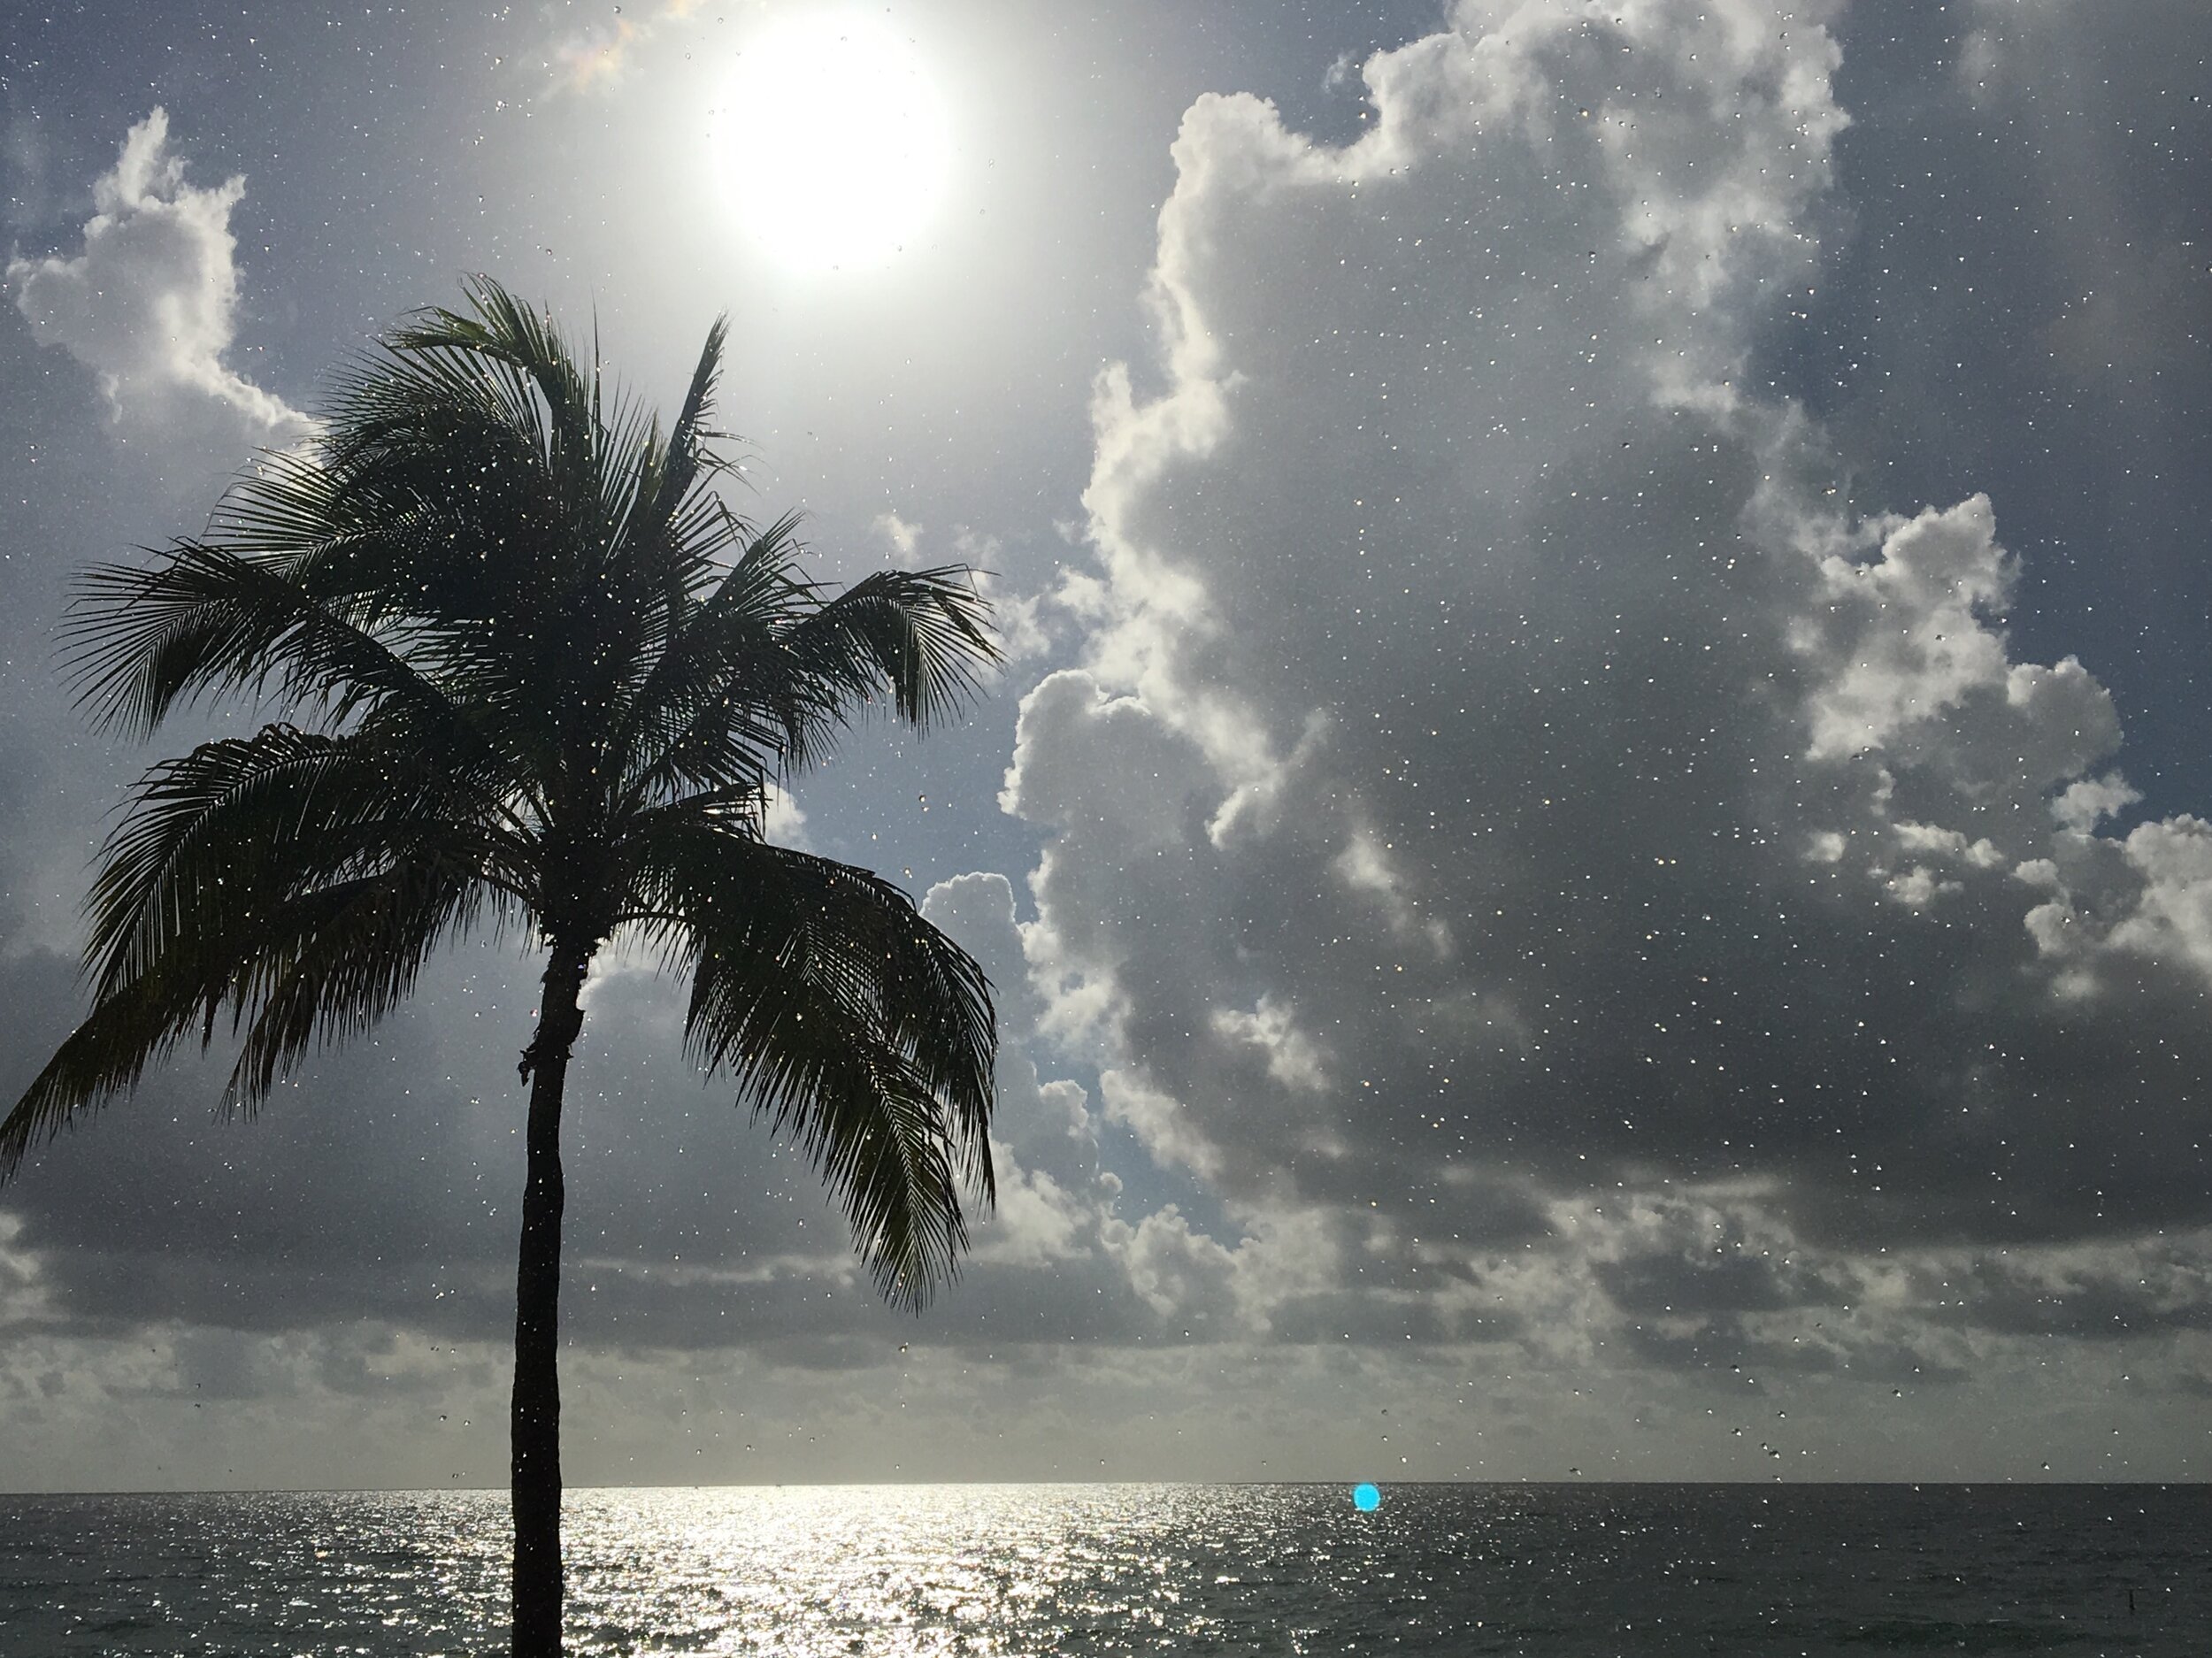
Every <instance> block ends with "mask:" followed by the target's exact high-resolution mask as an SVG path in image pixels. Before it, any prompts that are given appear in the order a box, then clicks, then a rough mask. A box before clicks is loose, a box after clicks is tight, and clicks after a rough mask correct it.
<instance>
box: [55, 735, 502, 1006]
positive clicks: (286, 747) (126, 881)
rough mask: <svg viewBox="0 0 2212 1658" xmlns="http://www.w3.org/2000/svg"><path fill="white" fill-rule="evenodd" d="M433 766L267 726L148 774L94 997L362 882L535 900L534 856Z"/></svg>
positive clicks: (122, 834)
mask: <svg viewBox="0 0 2212 1658" xmlns="http://www.w3.org/2000/svg"><path fill="white" fill-rule="evenodd" d="M433 760H434V756H426V755H424V754H423V753H422V751H421V750H420V748H419V747H415V746H405V745H393V744H389V743H388V742H386V741H382V740H381V737H380V733H376V732H374V731H370V732H356V733H349V734H347V735H345V736H341V737H330V736H325V735H321V734H319V733H310V732H303V731H299V730H296V729H295V728H293V727H291V726H288V725H272V726H268V727H265V728H264V729H263V730H262V731H260V732H258V733H256V734H255V735H253V736H251V737H248V738H233V739H227V740H225V741H219V742H210V743H204V744H202V745H201V746H200V747H198V748H195V749H194V750H192V752H191V753H189V754H188V755H185V756H181V757H180V758H178V759H173V760H168V761H164V762H162V763H161V764H157V765H156V766H155V767H153V768H152V769H151V770H150V771H149V772H148V773H147V774H146V776H145V777H144V778H143V779H142V780H141V782H140V784H139V786H138V788H137V790H136V792H135V794H134V800H133V803H132V806H131V809H130V810H128V812H127V814H126V815H125V816H124V817H123V818H122V820H121V821H120V822H119V824H118V825H117V826H116V828H115V830H114V832H113V833H111V835H110V836H109V838H108V841H107V844H106V847H105V848H104V855H103V858H102V867H101V869H100V871H99V872H98V874H97V875H96V878H95V879H94V882H93V887H92V892H91V895H90V898H89V900H88V903H87V910H88V913H89V916H90V918H91V922H92V927H91V933H90V937H89V940H88V943H87V946H86V966H87V969H88V971H89V972H90V974H91V975H92V979H93V986H94V991H95V994H96V995H99V996H102V997H105V996H108V995H111V994H117V993H118V992H119V991H120V990H121V989H122V987H123V986H126V985H127V984H129V983H130V982H132V981H133V980H134V979H139V978H142V977H143V976H145V975H146V974H148V973H150V972H152V971H156V970H157V968H158V967H159V966H160V964H161V963H164V962H165V961H167V960H169V959H170V958H171V957H172V956H174V955H175V953H176V952H178V951H180V950H181V949H186V948H189V940H191V939H192V938H194V937H196V936H198V935H200V934H203V933H209V934H213V933H221V932H223V931H225V930H226V929H227V928H228V927H230V926H231V925H234V923H236V922H237V921H240V920H250V919H251V917H253V916H255V915H256V914H257V913H270V912H273V911H274V910H276V909H277V908H278V907H280V906H281V905H282V904H285V903H287V902H290V901H292V900H293V899H296V898H298V897H301V896H303V895H305V894H310V893H311V892H313V891H315V890H316V889H318V888H319V887H328V886H332V885H335V884H339V883H342V882H346V881H349V880H351V879H357V878H359V877H362V876H365V875H376V874H379V873H383V872H386V871H395V870H402V869H407V868H411V867H435V868H437V869H440V870H442V871H448V872H449V873H450V874H451V875H453V876H454V877H455V878H456V879H465V880H467V881H470V882H472V883H481V884H483V885H485V886H487V887H490V888H492V889H493V890H494V891H495V892H498V893H500V894H503V895H504V896H505V897H506V898H507V899H509V900H510V901H511V902H528V901H529V900H530V899H531V898H532V896H533V895H534V894H532V892H531V889H530V885H529V883H530V882H531V880H532V871H531V859H530V856H529V853H528V850H527V848H526V845H525V844H524V842H523V841H521V840H519V839H518V836H517V835H516V834H515V833H514V832H513V831H512V830H511V828H510V827H509V826H508V825H506V824H504V823H503V822H501V821H500V820H499V819H498V817H497V815H496V813H495V811H493V810H487V808H488V803H489V802H488V799H487V796H486V795H485V794H484V793H483V792H482V791H480V790H479V789H476V788H472V787H471V782H470V779H468V778H467V777H466V776H465V775H460V776H457V775H456V774H455V773H454V772H453V771H449V770H447V769H443V768H441V767H439V766H437V765H435V764H433V763H432V762H433Z"/></svg>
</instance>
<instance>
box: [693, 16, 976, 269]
mask: <svg viewBox="0 0 2212 1658" xmlns="http://www.w3.org/2000/svg"><path fill="white" fill-rule="evenodd" d="M722 113H723V120H722V122H721V123H720V125H721V127H722V128H723V130H722V132H721V134H720V137H719V141H718V149H719V150H721V159H722V162H723V165H724V168H725V171H726V177H727V180H728V183H729V188H730V193H731V196H732V198H733V203H734V204H735V207H736V211H737V214H738V217H739V219H740V220H741V223H742V224H743V226H744V228H745V230H746V232H747V234H749V235H750V236H751V237H753V238H754V239H755V240H756V241H757V242H760V243H761V244H762V245H763V246H764V248H766V249H769V250H770V251H772V253H773V254H774V255H775V256H776V257H779V258H780V259H781V260H783V261H785V262H786V263H787V264H790V265H794V266H795V267H797V268H799V269H801V270H813V271H820V270H828V269H833V268H838V269H851V268H854V267H856V266H864V265H874V264H877V263H879V262H880V261H882V260H884V259H886V258H887V257H890V256H891V255H893V254H895V253H896V252H898V251H899V250H900V249H902V248H903V247H904V246H905V245H906V243H907V242H908V240H909V239H910V237H911V236H912V235H913V234H915V233H916V232H917V231H918V230H919V229H920V228H921V227H922V226H923V225H924V224H926V222H927V220H928V219H929V217H930V215H931V214H932V213H933V211H935V209H936V206H937V203H938V200H939V198H940V197H941V196H942V195H943V193H944V187H945V176H946V173H947V172H948V168H949V161H950V155H951V146H950V142H949V132H948V125H947V121H946V116H945V107H944V103H943V100H942V99H941V98H940V97H939V96H938V94H937V90H936V88H935V87H934V86H933V85H932V84H931V82H930V79H929V74H928V68H927V65H926V64H925V63H924V62H923V60H922V57H921V54H920V53H919V52H918V51H916V50H915V49H914V47H913V45H912V43H911V42H909V41H908V40H907V39H906V38H905V37H903V36H902V35H898V34H895V33H894V32H893V31H892V30H891V29H890V28H888V27H886V26H884V25H883V24H881V23H879V22H877V21H875V20H874V19H870V18H867V17H864V16H860V15H856V14H855V13H851V12H826V13H816V14H814V15H812V16H809V17H803V18H795V19H789V20H787V21H784V22H780V23H777V24H774V25H772V26H771V27H769V28H768V29H767V30H765V31H764V33H763V34H761V35H759V36H757V38H755V39H754V40H753V41H752V42H750V43H749V44H748V45H747V47H746V49H745V50H744V52H743V53H742V55H741V58H740V59H739V64H738V69H737V73H736V74H735V75H734V76H733V78H732V80H731V81H730V85H729V88H728V90H727V93H726V98H725V103H724V106H723V111H722Z"/></svg>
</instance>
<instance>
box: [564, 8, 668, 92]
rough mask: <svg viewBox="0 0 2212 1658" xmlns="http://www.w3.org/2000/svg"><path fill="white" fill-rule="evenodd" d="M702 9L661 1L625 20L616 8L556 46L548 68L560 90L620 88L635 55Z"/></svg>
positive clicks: (620, 10)
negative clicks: (663, 31)
mask: <svg viewBox="0 0 2212 1658" xmlns="http://www.w3.org/2000/svg"><path fill="white" fill-rule="evenodd" d="M698 9H699V0H661V4H659V5H658V6H657V7H656V8H654V9H653V10H652V11H651V12H649V13H648V14H647V15H645V16H644V17H634V16H633V17H624V16H623V15H621V13H622V8H621V7H620V6H616V7H615V8H614V12H613V15H612V16H611V17H610V18H609V19H607V21H606V22H604V23H595V24H591V25H589V26H588V27H585V28H582V29H580V30H578V31H576V32H574V33H572V34H570V35H565V36H564V37H563V38H562V39H561V40H559V41H557V42H555V43H554V45H553V47H552V50H551V57H550V60H549V63H548V65H547V67H548V68H549V70H550V71H551V73H552V75H553V83H554V87H555V89H556V90H560V89H566V90H568V91H571V92H590V91H593V90H595V89H598V90H605V89H607V88H612V87H614V86H617V85H618V84H619V83H620V82H621V81H623V80H625V79H626V77H627V76H628V74H629V72H630V59H631V56H632V54H633V53H634V52H635V51H637V50H639V49H640V48H641V47H643V46H644V45H645V44H646V43H647V42H649V41H651V40H652V39H653V38H654V36H656V35H658V34H659V33H660V31H661V29H662V27H664V25H666V24H669V23H680V22H682V21H683V20H684V19H686V18H687V17H689V16H690V15H691V14H692V13H693V12H696V11H697V10H698Z"/></svg>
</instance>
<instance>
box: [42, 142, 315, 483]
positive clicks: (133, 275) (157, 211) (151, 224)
mask: <svg viewBox="0 0 2212 1658" xmlns="http://www.w3.org/2000/svg"><path fill="white" fill-rule="evenodd" d="M184 173H185V164H184V159H183V157H180V156H178V155H176V154H173V152H172V151H171V150H170V148H169V116H168V112H167V111H165V110H163V109H159V108H157V109H155V110H154V111H153V112H152V113H151V114H150V115H148V116H147V117H146V119H144V120H142V121H141V122H139V123H138V124H137V125H136V126H134V127H132V128H131V129H130V132H129V134H127V136H126V137H125V139H124V141H123V146H122V150H121V153H120V154H119V156H118V157H117V160H116V164H115V167H114V169H113V171H111V172H110V173H104V174H103V175H101V177H100V178H99V179H98V180H96V181H95V183H94V184H93V187H92V195H93V204H94V206H95V207H96V209H97V210H98V211H96V213H95V215H94V216H93V217H92V218H91V219H88V221H87V222H86V224H85V227H84V250H83V251H82V252H81V253H80V254H78V255H76V256H75V257H72V258H65V257H58V256H56V257H47V258H42V259H21V258H19V259H14V260H12V261H11V262H10V263H9V265H8V268H7V280H8V284H9V286H10V287H11V288H13V289H14V290H15V303H16V308H17V310H19V311H21V312H22V314H23V316H24V317H25V319H27V320H28V321H29V323H30V324H31V326H32V327H33V329H34V330H35V332H36V334H37V336H38V338H39V340H40V342H41V343H42V344H46V345H56V346H60V347H62V348H63V349H65V350H66V351H67V352H68V353H69V354H70V355H71V356H72V357H75V358H76V359H77V360H78V361H79V362H80V363H82V364H83V365H85V366H86V367H87V368H89V369H91V370H92V371H93V372H95V373H96V374H97V375H98V376H99V380H100V386H101V389H102V391H103V392H104V394H105V395H106V398H107V402H108V407H109V411H110V413H111V417H112V418H113V420H114V422H115V423H116V425H117V426H121V427H126V428H128V429H131V430H133V431H144V432H153V433H157V434H161V435H163V436H164V437H165V438H173V439H174V440H176V441H180V442H191V443H196V444H204V445H206V446H209V447H211V448H219V449H226V450H236V449H244V448H246V447H249V446H253V445H272V444H283V443H288V442H291V441H295V440H296V439H297V438H299V437H301V436H303V435H304V434H306V432H307V430H308V421H307V418H306V417H305V416H303V415H302V414H300V413H299V412H298V411H296V410H294V409H293V408H291V407H290V406H289V405H288V404H287V403H285V402H284V400H283V399H282V398H280V397H279V396H277V395H274V394H273V393H271V392H268V391H265V390H264V389H263V388H260V387H258V386H257V385H255V384H254V383H253V382H252V381H251V380H248V379H246V378H245V377H244V376H243V375H242V374H240V373H238V372H236V371H235V370H234V369H233V368H231V367H229V366H227V365H226V363H225V362H224V358H225V357H226V356H227V354H228V352H229V351H230V349H231V347H232V345H233V343H234V341H235V338H236V334H237V311H238V298H239V292H238V270H237V265H236V254H237V246H238V244H237V238H236V237H235V236H234V235H233V234H231V228H230V215H231V210H232V209H233V208H234V207H236V206H237V205H238V203H239V202H240V201H241V200H242V198H243V197H244V196H245V193H246V181H245V180H244V179H243V178H242V177H234V178H231V179H228V180H225V181H224V182H223V183H222V184H221V185H219V186H217V187H215V188H202V187H199V186H196V185H192V184H188V183H187V182H186V181H185V177H184Z"/></svg>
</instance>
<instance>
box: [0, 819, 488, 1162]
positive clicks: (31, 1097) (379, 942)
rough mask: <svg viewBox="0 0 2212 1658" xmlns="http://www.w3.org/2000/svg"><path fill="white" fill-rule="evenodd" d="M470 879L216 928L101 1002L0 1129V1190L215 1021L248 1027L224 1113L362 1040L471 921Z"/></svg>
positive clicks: (230, 917) (234, 918) (303, 897)
mask: <svg viewBox="0 0 2212 1658" xmlns="http://www.w3.org/2000/svg"><path fill="white" fill-rule="evenodd" d="M478 902H480V899H478V898H477V896H476V894H475V893H474V892H473V890H472V887H471V886H470V884H469V882H468V880H467V879H466V872H465V871H463V870H459V869H446V868H441V867H439V866H438V865H436V864H434V863H424V864H414V865H409V866H403V867H399V868H396V869H391V870H387V871H380V873H378V874H376V875H374V876H369V877H364V878H361V879H355V880H350V881H346V882H342V883H339V884H337V885H334V886H331V887H323V888H320V889H318V890H315V891H312V892H308V893H304V894H300V895H298V896H296V897H294V898H291V899H288V900H287V901H285V902H281V903H279V904H277V905H275V906H274V907H273V908H271V909H269V910H250V911H248V910H241V911H239V912H236V913H227V914H223V915H220V916H218V917H211V921H212V925H205V926H203V927H202V928H200V929H199V930H197V931H195V932H193V933H188V934H184V935H180V937H179V938H178V939H177V940H175V941H174V945H173V948H171V949H170V950H169V951H168V952H167V953H166V954H165V956H162V957H161V958H160V959H158V960H157V961H156V962H155V963H153V964H152V966H151V967H150V969H149V970H148V971H145V972H142V973H141V974H139V975H137V976H136V977H134V978H132V979H127V980H125V981H123V982H122V983H120V984H119V985H117V986H114V987H113V988H112V989H111V990H110V991H109V992H108V993H107V994H104V995H102V996H101V997H100V998H99V999H98V1000H97V1001H96V1002H95V1003H94V1005H93V1009H92V1011H91V1013H90V1014H89V1015H88V1017H86V1018H85V1020H84V1022H83V1023H82V1024H81V1025H79V1026H78V1027H77V1029H76V1030H75V1031H74V1032H73V1033H72V1034H71V1035H70V1036H69V1038H68V1039H67V1040H65V1041H64V1042H63V1043H62V1045H61V1047H60V1048H59V1049H58V1050H57V1051H56V1053H55V1055H54V1057H53V1058H52V1059H51V1060H50V1061H48V1062H47V1064H46V1067H45V1069H44V1070H42V1071H40V1073H39V1074H38V1076H37V1077H36V1078H34V1079H33V1080H32V1083H31V1086H30V1087H29V1088H27V1090H25V1092H24V1094H23V1097H22V1098H21V1099H20V1100H19V1101H18V1102H17V1104H16V1106H15V1108H14V1109H13V1110H12V1111H11V1112H9V1114H8V1117H7V1118H6V1120H5V1121H4V1122H0V1185H4V1184H5V1183H6V1182H7V1181H9V1180H10V1179H12V1178H14V1176H15V1174H16V1172H17V1171H18V1169H19V1167H20V1165H21V1163H22V1161H23V1158H24V1157H25V1155H27V1153H28V1152H29V1150H30V1149H31V1148H32V1147H33V1146H35V1145H36V1144H38V1143H39V1142H41V1141H42V1140H48V1139H50V1138H51V1137H52V1136H53V1135H55V1134H57V1133H58V1132H61V1130H62V1129H63V1128H65V1127H66V1126H68V1125H70V1124H72V1123H73V1121H74V1120H76V1118H77V1117H78V1116H79V1114H80V1113H82V1112H85V1111H88V1110H94V1109H98V1108H99V1107H100V1106H101V1105H103V1104H104V1103H105V1102H106V1101H109V1100H111V1099H112V1098H114V1097H115V1096H116V1095H118V1094H127V1093H128V1092H130V1091H131V1090H132V1089H134V1087H136V1086H137V1085H138V1082H139V1080H140V1078H142V1076H143V1075H144V1074H145V1071H146V1068H147V1067H148V1066H149V1065H150V1064H152V1063H155V1062H156V1061H157V1060H158V1059H161V1058H163V1057H164V1056H165V1055H167V1054H169V1053H170V1052H171V1051H173V1049H174V1048H176V1047H177V1046H178V1045H179V1044H180V1043H181V1042H183V1041H185V1040H187V1039H188V1038H189V1037H191V1036H192V1035H194V1034H195V1033H197V1035H198V1037H199V1040H200V1045H201V1047H202V1048H208V1047H210V1046H211V1045H212V1043H213V1041H214V1036H215V1030H216V1025H217V1023H218V1021H219V1019H220V1017H221V1015H222V1012H223V1009H225V1008H226V1007H228V1008H229V1009H231V1010H232V1018H231V1026H232V1028H233V1030H237V1029H240V1028H242V1027H244V1028H246V1029H247V1038H246V1042H245V1047H244V1050H243V1052H242V1054H241V1055H240V1057H239V1060H238V1063H237V1066H236V1067H235V1069H234V1071H233V1072H232V1076H231V1081H230V1086H229V1089H228V1091H227V1095H226V1098H227V1101H228V1102H229V1103H231V1104H233V1105H234V1106H240V1107H244V1108H246V1109H250V1108H251V1107H252V1106H253V1104H254V1103H255V1102H257V1101H259V1100H260V1099H262V1098H263V1097H265V1095H266V1094H267V1093H268V1090H269V1089H270V1088H271V1087H272V1086H273V1085H274V1083H275V1082H276V1080H277V1079H278V1078H279V1077H280V1075H281V1074H282V1071H283V1070H284V1068H285V1067H286V1066H288V1064H290V1063H292V1062H293V1061H294V1060H296V1059H297V1058H298V1057H299V1055H301V1054H303V1052H305V1051H306V1049H307V1048H308V1047H309V1046H310V1045H311V1043H313V1042H314V1041H316V1040H334V1039H337V1038H341V1037H344V1036H349V1035H354V1034H357V1033H358V1032H361V1031H363V1030H365V1029H367V1028H368V1027H369V1026H370V1025H373V1024H374V1023H375V1022H376V1021H377V1020H379V1019H380V1018H381V1017H384V1015H385V1014H386V1013H388V1012H389V1011H390V1009H392V1008H393V1007H395V1006H396V1004H397V1003H398V1002H400V1001H402V1000H403V999H404V998H405V996H406V995H407V994H408V992H409V991H411V989H412V988H413V986H414V983H415V979H416V978H417V976H418V975H419V972H420V971H421V968H422V965H423V963H425V962H426V961H427V960H428V959H429V957H430V956H431V955H432V954H433V953H434V951H435V950H436V949H437V948H438V946H439V945H440V944H441V943H442V942H443V941H444V940H446V939H448V938H449V937H451V936H452V935H453V933H455V932H456V931H457V930H458V929H459V928H461V927H464V926H465V925H467V923H468V922H469V920H470V919H472V912H473V909H474V907H475V905H476V903H478Z"/></svg>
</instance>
